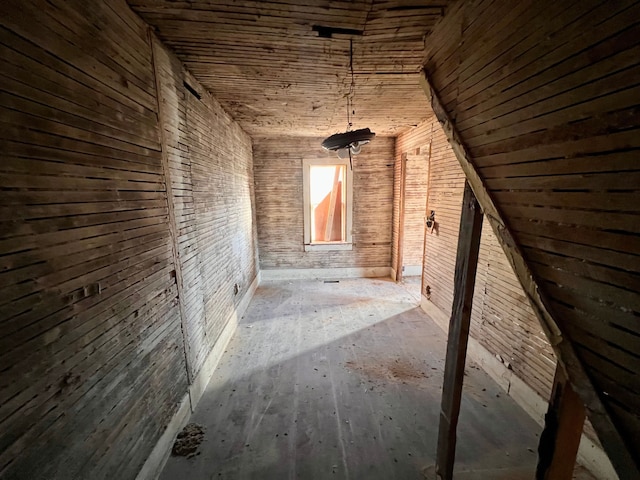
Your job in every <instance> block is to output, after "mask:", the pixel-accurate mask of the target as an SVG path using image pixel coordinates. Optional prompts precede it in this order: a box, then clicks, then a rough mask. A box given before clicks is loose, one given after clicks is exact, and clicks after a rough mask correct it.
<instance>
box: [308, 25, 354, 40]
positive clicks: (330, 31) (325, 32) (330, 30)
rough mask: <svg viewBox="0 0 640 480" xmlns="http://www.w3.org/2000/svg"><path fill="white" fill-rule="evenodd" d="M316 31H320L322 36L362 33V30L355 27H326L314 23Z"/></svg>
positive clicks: (313, 28)
mask: <svg viewBox="0 0 640 480" xmlns="http://www.w3.org/2000/svg"><path fill="white" fill-rule="evenodd" d="M312 30H313V31H314V32H318V36H319V37H320V38H333V35H334V34H339V35H362V33H363V32H362V30H356V29H353V28H340V27H326V26H323V25H314V26H313V27H312Z"/></svg>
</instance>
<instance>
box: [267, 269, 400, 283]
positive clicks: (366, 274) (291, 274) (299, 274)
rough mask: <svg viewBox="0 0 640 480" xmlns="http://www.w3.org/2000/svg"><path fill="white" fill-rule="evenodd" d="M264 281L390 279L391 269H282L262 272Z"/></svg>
mask: <svg viewBox="0 0 640 480" xmlns="http://www.w3.org/2000/svg"><path fill="white" fill-rule="evenodd" d="M260 273H261V276H262V280H263V281H265V280H309V279H316V278H319V279H325V278H376V277H390V276H391V267H348V268H282V269H271V270H261V271H260Z"/></svg>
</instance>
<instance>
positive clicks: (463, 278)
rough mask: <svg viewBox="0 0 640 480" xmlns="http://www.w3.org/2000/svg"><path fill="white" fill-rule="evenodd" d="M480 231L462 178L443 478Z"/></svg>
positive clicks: (439, 470)
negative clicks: (462, 192)
mask: <svg viewBox="0 0 640 480" xmlns="http://www.w3.org/2000/svg"><path fill="white" fill-rule="evenodd" d="M481 235H482V210H481V209H480V205H478V201H477V200H476V198H475V196H474V194H473V190H472V189H471V187H470V186H469V182H465V184H464V197H463V199H462V214H461V215H460V235H459V236H458V252H457V254H456V273H455V281H454V295H453V306H452V308H451V319H450V321H449V334H448V338H447V357H446V363H445V366H444V384H443V386H442V404H441V407H440V425H439V429H438V454H437V457H436V474H437V475H438V478H441V479H443V480H451V479H452V478H453V464H454V460H455V453H456V428H457V426H458V416H459V415H460V403H461V401H462V382H463V380H464V365H465V360H466V358H467V343H468V340H469V327H470V325H471V307H472V305H473V290H474V287H475V283H476V270H477V267H478V255H479V252H480V237H481Z"/></svg>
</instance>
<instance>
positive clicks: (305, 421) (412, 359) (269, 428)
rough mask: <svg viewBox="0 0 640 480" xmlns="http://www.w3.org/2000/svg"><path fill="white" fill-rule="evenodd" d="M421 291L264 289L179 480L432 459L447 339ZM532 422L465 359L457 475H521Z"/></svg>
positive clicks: (277, 285) (533, 444)
mask: <svg viewBox="0 0 640 480" xmlns="http://www.w3.org/2000/svg"><path fill="white" fill-rule="evenodd" d="M418 298H419V284H418V285H416V284H415V283H410V282H409V283H408V284H406V285H397V284H395V283H394V282H392V281H390V280H381V279H375V280H373V279H350V280H340V281H339V282H338V283H325V282H324V281H321V280H315V281H294V282H289V281H284V282H268V283H263V284H262V286H260V288H259V289H258V291H257V293H256V296H255V298H254V300H253V301H252V303H251V305H250V307H249V309H248V310H247V312H246V315H245V316H244V318H243V319H242V321H241V324H240V326H239V327H238V330H237V333H236V334H235V336H234V338H233V339H232V340H231V343H230V344H229V347H228V349H227V351H226V353H225V356H224V358H223V359H222V361H221V363H220V365H219V368H218V370H217V371H216V373H215V375H214V377H213V378H212V380H211V382H210V384H209V386H208V388H207V391H206V392H205V394H204V396H203V398H202V400H201V401H200V404H199V405H198V407H197V409H196V411H195V413H194V414H193V416H192V418H191V420H190V421H191V422H196V423H198V424H200V425H202V426H203V427H204V429H205V438H204V441H203V443H202V444H201V446H200V449H199V454H198V455H197V456H195V457H193V458H190V459H187V458H184V457H171V458H170V459H169V461H168V463H167V465H166V467H165V469H164V472H163V474H162V476H161V478H162V479H163V480H177V479H189V480H200V479H216V478H226V479H294V478H301V479H324V478H331V479H354V480H359V479H367V480H376V479H384V480H389V479H402V480H411V479H421V478H424V477H423V476H422V471H423V469H425V468H426V467H428V466H429V465H432V464H433V461H434V456H435V449H436V438H437V428H438V411H439V405H440V403H439V402H440V392H441V385H442V375H443V367H444V355H445V342H446V338H445V336H444V334H443V333H442V331H441V330H440V329H439V328H438V327H437V326H436V325H435V324H434V323H433V322H432V321H431V320H430V319H429V318H428V317H427V316H426V315H425V314H424V313H423V312H422V311H421V310H420V309H419V308H418V306H417V305H418ZM539 430H540V429H539V427H538V426H537V424H535V423H534V422H533V420H532V419H531V418H530V417H529V416H528V415H527V414H526V413H524V411H523V410H521V409H520V408H519V407H518V406H517V405H516V404H515V403H514V402H513V400H512V399H511V398H509V397H507V396H506V395H505V394H504V393H503V391H502V390H501V389H500V388H499V387H498V386H497V385H496V384H495V383H494V382H493V381H492V380H491V379H490V378H489V377H488V376H487V375H486V374H485V373H484V372H483V371H482V370H480V369H479V367H477V366H476V365H474V364H468V366H467V373H466V376H465V390H464V398H463V403H462V413H461V418H460V424H459V428H458V432H459V439H458V449H457V459H456V460H457V463H456V465H457V467H456V468H457V470H456V478H460V479H487V478H491V479H494V480H495V479H510V480H517V479H520V478H522V479H525V478H526V479H531V478H533V472H534V469H535V463H536V454H535V451H536V448H537V441H538V438H537V437H538V434H539Z"/></svg>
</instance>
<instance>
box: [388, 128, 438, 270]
mask: <svg viewBox="0 0 640 480" xmlns="http://www.w3.org/2000/svg"><path fill="white" fill-rule="evenodd" d="M430 133H431V132H427V131H425V130H424V129H418V128H412V129H410V130H408V131H407V132H404V134H402V135H399V136H398V137H397V139H396V153H395V162H396V171H397V172H398V173H399V171H400V170H399V169H400V167H399V165H400V161H401V159H402V156H403V155H406V158H407V160H406V162H407V163H406V169H407V173H406V180H405V188H404V197H405V198H404V229H403V246H402V260H403V262H402V263H403V265H404V266H422V255H423V247H424V227H425V209H426V200H427V187H428V181H429V155H430V144H429V139H428V140H426V141H422V139H424V137H426V136H430ZM420 137H422V139H421V138H420ZM399 194H400V178H399V176H398V175H396V176H394V195H399ZM396 201H397V200H396V198H395V197H394V202H396ZM394 205H395V203H394ZM394 212H395V210H394ZM394 221H396V220H395V217H394ZM394 227H395V225H394ZM396 241H397V240H395V237H394V242H396ZM396 249H397V246H396V245H395V244H394V251H395V250H396ZM396 264H397V260H396V261H395V262H394V263H393V265H396Z"/></svg>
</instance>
